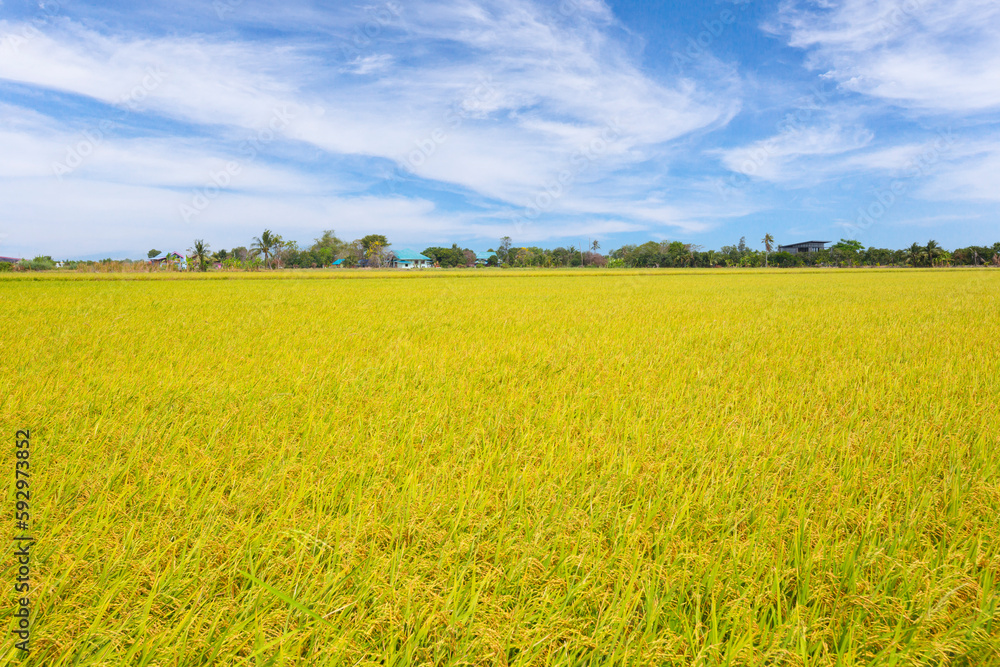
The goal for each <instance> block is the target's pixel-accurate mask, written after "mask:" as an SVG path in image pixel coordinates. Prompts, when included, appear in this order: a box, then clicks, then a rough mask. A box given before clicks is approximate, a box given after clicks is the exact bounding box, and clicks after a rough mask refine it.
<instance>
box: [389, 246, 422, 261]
mask: <svg viewBox="0 0 1000 667" xmlns="http://www.w3.org/2000/svg"><path fill="white" fill-rule="evenodd" d="M392 252H393V254H394V255H396V259H398V260H400V261H402V262H416V261H419V260H424V261H425V262H429V261H431V258H430V257H427V256H425V255H421V254H420V253H419V252H414V251H413V250H410V249H409V248H402V249H401V250H393V251H392Z"/></svg>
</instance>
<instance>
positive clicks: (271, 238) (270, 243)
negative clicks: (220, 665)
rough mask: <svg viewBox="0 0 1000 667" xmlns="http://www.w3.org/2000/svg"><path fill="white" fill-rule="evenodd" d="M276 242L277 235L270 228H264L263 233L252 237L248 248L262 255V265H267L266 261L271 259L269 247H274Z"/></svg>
mask: <svg viewBox="0 0 1000 667" xmlns="http://www.w3.org/2000/svg"><path fill="white" fill-rule="evenodd" d="M277 242H278V237H277V236H275V235H274V234H273V233H272V232H271V230H270V229H265V230H264V233H263V234H261V235H260V236H257V237H254V240H253V244H251V246H250V249H251V250H253V251H254V253H256V254H261V255H264V266H267V264H268V261H269V260H270V259H271V249H272V248H274V246H275V244H276V243H277Z"/></svg>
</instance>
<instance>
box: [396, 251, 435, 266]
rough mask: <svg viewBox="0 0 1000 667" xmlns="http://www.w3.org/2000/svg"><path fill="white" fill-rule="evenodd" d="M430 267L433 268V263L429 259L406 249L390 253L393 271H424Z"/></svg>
mask: <svg viewBox="0 0 1000 667" xmlns="http://www.w3.org/2000/svg"><path fill="white" fill-rule="evenodd" d="M432 266H434V261H433V260H432V259H431V258H430V257H426V256H424V255H421V254H420V253H419V252H414V251H412V250H410V249H408V248H403V249H402V250H394V251H393V253H392V268H394V269H426V268H430V267H432Z"/></svg>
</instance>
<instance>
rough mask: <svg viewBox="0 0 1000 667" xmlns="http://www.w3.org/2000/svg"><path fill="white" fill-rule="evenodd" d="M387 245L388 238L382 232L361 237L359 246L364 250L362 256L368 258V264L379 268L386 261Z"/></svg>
mask: <svg viewBox="0 0 1000 667" xmlns="http://www.w3.org/2000/svg"><path fill="white" fill-rule="evenodd" d="M388 247H389V239H387V238H386V237H385V236H384V235H382V234H369V235H368V236H365V237H363V238H362V239H361V248H362V250H363V251H364V258H365V259H366V260H368V266H373V267H375V268H381V267H383V266H385V264H386V263H387V261H388V256H387V253H386V249H387V248H388Z"/></svg>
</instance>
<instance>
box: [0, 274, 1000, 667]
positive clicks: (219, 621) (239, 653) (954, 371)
mask: <svg viewBox="0 0 1000 667" xmlns="http://www.w3.org/2000/svg"><path fill="white" fill-rule="evenodd" d="M33 277H34V276H32V275H29V276H24V275H20V274H19V275H12V276H9V277H4V278H2V279H0V304H2V307H3V313H4V318H3V320H2V321H0V332H2V333H0V344H2V361H0V363H2V370H3V391H2V398H0V424H2V427H3V429H4V437H5V438H6V439H7V442H8V443H10V445H9V446H8V447H7V448H6V449H5V451H7V453H8V454H7V460H6V462H5V463H4V465H5V466H6V468H7V472H5V473H3V474H4V475H5V476H6V478H7V479H8V482H7V484H9V485H10V486H9V487H8V488H10V489H11V491H10V492H9V493H8V500H7V503H8V507H5V508H3V512H4V513H5V515H7V512H10V514H9V515H7V516H10V517H11V518H12V515H13V511H14V508H13V502H14V501H13V487H12V484H13V480H14V458H13V456H14V455H13V452H14V447H13V442H14V437H15V431H16V429H20V428H30V429H31V434H32V445H31V446H32V448H33V449H32V452H33V454H32V456H33V458H32V471H33V477H32V480H31V485H32V486H31V489H32V505H31V507H32V532H33V534H34V535H35V537H36V538H37V539H38V542H37V545H36V546H35V551H34V554H33V558H34V559H35V560H34V561H33V565H32V567H33V575H32V576H33V584H32V593H31V595H32V602H31V604H32V614H33V627H32V631H31V632H32V652H31V654H30V656H29V657H28V658H27V659H26V660H24V661H22V657H21V655H20V653H18V652H17V651H16V650H15V648H14V641H15V639H14V638H13V637H12V635H11V634H10V633H9V628H12V627H13V626H14V619H13V617H12V611H11V610H12V609H13V606H12V604H11V601H12V600H13V598H14V597H15V596H14V594H13V592H12V586H13V581H14V577H15V570H16V564H15V560H14V556H13V547H12V546H9V547H7V551H6V553H5V556H4V559H3V574H2V580H0V585H2V586H3V587H4V590H6V591H7V592H8V594H7V604H6V605H5V607H4V610H3V612H2V613H3V614H4V626H3V627H4V628H5V634H4V636H3V645H2V647H0V663H2V664H9V663H14V662H18V664H32V665H67V666H68V665H144V666H153V665H158V666H166V665H178V666H179V665H344V666H352V665H357V666H364V665H387V666H388V665H399V666H403V665H567V666H569V665H594V666H596V665H857V664H879V665H926V664H932V665H991V664H992V665H997V664H1000V271H987V270H928V271H910V270H892V271H873V270H864V271H853V272H852V271H836V270H826V271H823V270H820V271H812V272H809V271H802V272H788V271H776V270H770V271H766V270H761V271H742V272H739V271H732V272H730V271H723V270H716V271H709V272H697V271H694V272H684V271H647V272H626V271H607V272H603V273H602V272H592V273H588V272H583V271H575V272H565V271H550V272H536V273H531V272H516V271H509V272H508V271H504V272H487V271H478V272H473V271H466V272H436V273H432V272H428V273H421V274H417V275H399V274H396V273H389V274H373V273H363V272H349V271H348V272H342V273H324V272H308V273H293V272H281V273H278V274H267V273H262V274H253V275H245V274H240V275H233V274H208V275H207V276H179V277H178V276H153V277H150V276H110V277H108V276H100V277H95V276H77V275H69V274H64V275H62V276H59V275H51V276H43V277H42V278H40V279H32V278H33ZM95 278H96V279H95ZM164 278H166V279H164ZM5 525H7V526H8V529H7V530H8V533H9V534H10V535H13V534H14V529H13V523H12V520H11V521H8V522H6V523H5ZM5 542H9V540H5Z"/></svg>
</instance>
